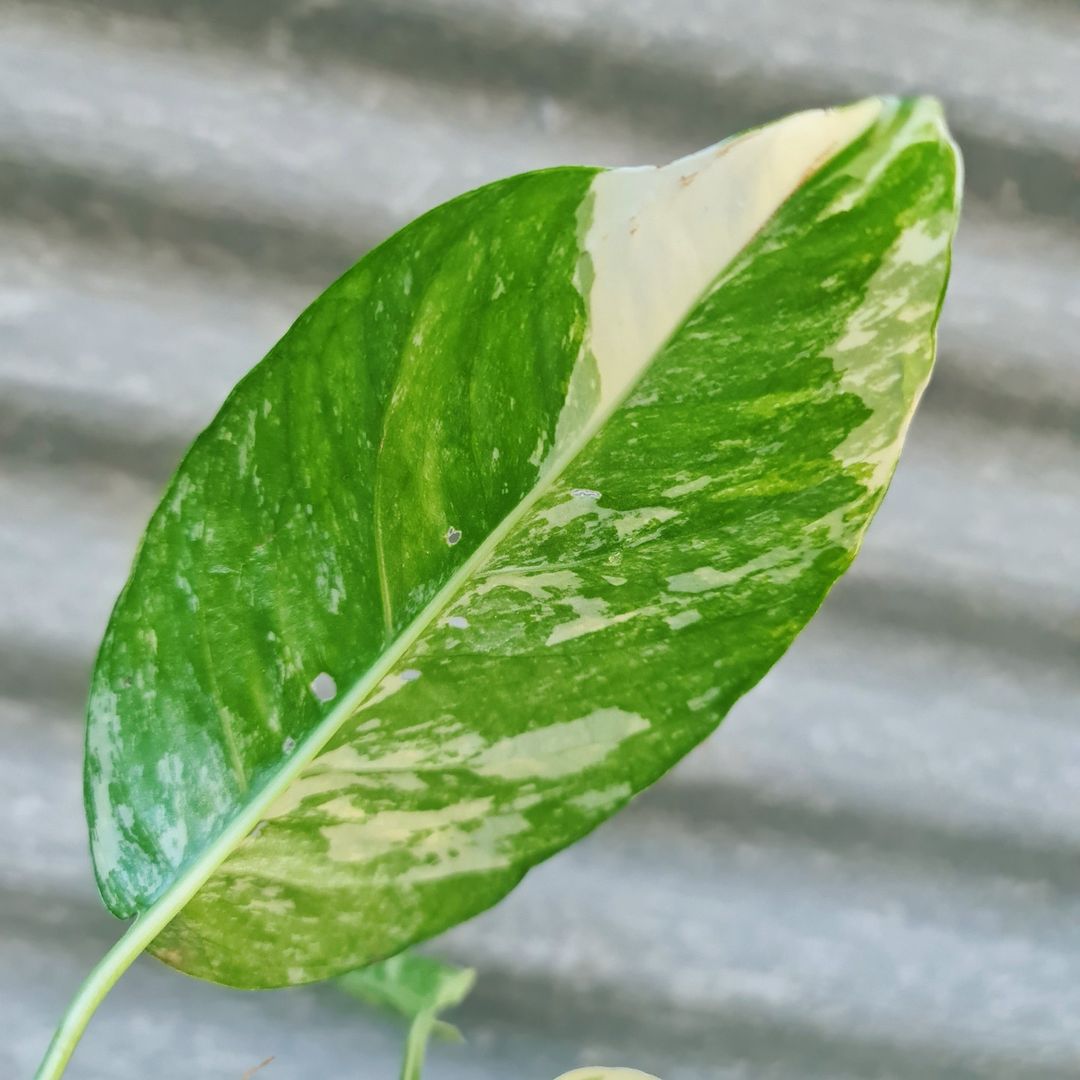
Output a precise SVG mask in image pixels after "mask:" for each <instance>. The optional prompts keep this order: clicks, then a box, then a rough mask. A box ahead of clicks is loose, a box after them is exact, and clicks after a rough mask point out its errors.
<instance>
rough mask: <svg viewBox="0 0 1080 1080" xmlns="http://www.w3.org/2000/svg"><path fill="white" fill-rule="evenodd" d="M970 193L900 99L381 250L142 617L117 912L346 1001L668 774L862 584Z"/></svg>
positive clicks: (193, 511) (233, 403)
mask: <svg viewBox="0 0 1080 1080" xmlns="http://www.w3.org/2000/svg"><path fill="white" fill-rule="evenodd" d="M957 190H958V166H957V156H956V153H955V150H954V148H953V146H952V144H951V143H950V141H949V139H948V137H947V135H946V133H945V130H944V126H943V123H942V119H941V115H940V110H939V108H938V106H937V105H936V104H935V103H934V102H932V101H929V100H922V99H920V100H911V101H902V102H897V101H882V100H876V99H875V100H870V101H866V102H862V103H860V104H858V105H854V106H851V107H848V108H844V109H839V110H831V111H817V112H809V113H803V114H800V115H797V116H794V117H790V118H788V119H787V120H784V121H781V122H779V123H777V124H773V125H771V126H767V127H764V128H761V129H758V130H755V131H752V132H750V133H748V134H746V135H743V136H741V137H738V138H735V139H732V140H729V141H727V142H725V143H721V144H719V145H718V146H716V147H712V148H709V149H707V150H704V151H702V152H701V153H698V154H695V155H693V156H691V157H689V158H685V159H683V160H681V161H678V162H675V163H674V164H672V165H669V166H666V167H664V168H660V169H655V168H645V169H618V170H613V171H603V170H598V169H593V168H562V169H553V170H549V171H544V172H538V173H531V174H527V175H524V176H518V177H514V178H512V179H508V180H504V181H501V182H499V183H496V184H492V185H490V186H488V187H485V188H481V189H480V190H478V191H474V192H472V193H470V194H468V195H464V196H462V197H461V198H459V199H456V200H454V201H453V202H450V203H448V204H446V205H444V206H441V207H439V208H438V209H436V210H434V211H432V212H431V213H429V214H427V215H425V216H424V217H422V218H420V219H419V220H417V221H416V222H414V223H413V224H411V225H410V226H408V227H407V228H405V229H404V230H402V231H401V232H400V233H398V234H397V235H396V236H394V237H392V238H391V239H389V240H387V241H386V242H385V243H384V244H382V245H381V246H380V247H378V248H377V249H375V250H374V251H372V252H371V253H370V254H369V255H367V256H366V257H365V258H364V259H363V260H362V261H361V262H360V263H359V264H358V265H357V266H356V267H355V268H354V269H352V270H351V271H349V272H348V273H347V274H346V275H345V276H344V277H343V278H342V279H341V280H340V281H338V282H337V283H336V284H334V285H333V286H331V288H330V289H329V290H328V291H327V292H326V293H325V294H324V295H323V296H322V297H320V298H319V299H318V300H317V301H315V303H314V304H313V305H312V306H311V307H310V308H309V309H308V310H307V311H306V312H305V313H304V314H303V315H302V316H301V317H300V318H299V319H298V321H297V322H296V324H295V325H294V326H293V327H292V329H291V330H290V331H289V332H288V333H287V334H286V336H285V337H284V338H283V339H282V340H281V342H279V343H278V345H277V346H275V348H274V349H273V350H272V352H271V353H270V355H269V356H268V357H267V358H266V359H265V360H264V361H263V362H262V363H261V364H260V365H259V366H258V367H256V368H255V369H254V370H253V371H252V372H251V374H250V375H248V376H247V377H246V378H245V379H244V380H243V381H242V382H241V383H240V385H239V386H238V387H237V388H236V390H235V391H234V393H233V394H232V395H231V396H230V398H229V400H228V401H227V402H226V404H225V406H224V407H223V409H222V410H221V412H220V413H219V415H218V416H217V418H216V419H215V420H214V422H213V423H212V424H211V426H210V427H209V428H208V429H207V431H206V432H204V433H203V434H202V435H201V436H200V438H199V439H198V441H197V442H196V443H195V445H194V446H193V447H192V449H191V451H190V452H189V453H188V455H187V457H186V458H185V459H184V462H183V464H182V465H181V467H180V470H179V472H178V473H177V474H176V476H175V478H174V479H173V481H172V483H171V485H170V487H169V489H168V491H167V493H166V495H165V497H164V499H163V501H162V503H161V506H160V507H159V509H158V511H157V512H156V513H155V515H154V517H153V519H152V521H151V523H150V525H149V528H148V530H147V532H146V536H145V538H144V540H143V543H142V546H141V549H140V551H139V555H138V558H137V560H136V563H135V567H134V569H133V572H132V575H131V578H130V580H129V582H128V584H127V586H126V588H125V589H124V592H123V594H122V595H121V597H120V599H119V601H118V603H117V606H116V609H115V611H114V613H113V617H112V621H111V622H110V624H109V627H108V631H107V633H106V635H105V640H104V643H103V645H102V649H101V653H100V656H99V658H98V662H97V666H96V668H95V671H94V676H93V686H92V694H91V699H90V707H89V718H88V728H87V754H86V796H87V810H88V815H89V821H90V829H91V839H92V847H93V855H94V862H95V866H96V870H97V875H98V880H99V883H100V887H101V892H102V895H103V897H104V899H105V901H106V903H107V905H108V906H109V907H110V908H111V909H112V910H113V911H114V912H115V913H116V914H117V915H120V916H131V915H135V914H141V915H142V917H141V919H140V921H139V924H137V925H138V927H139V928H140V930H139V932H140V933H141V934H142V935H143V937H144V938H145V940H146V941H150V940H151V939H153V943H152V945H151V948H152V951H153V952H154V953H155V954H156V955H157V956H159V957H160V958H161V959H163V960H165V961H166V962H167V963H169V964H172V965H174V966H176V967H178V968H181V969H182V970H184V971H187V972H190V973H192V974H196V975H199V976H203V977H206V978H209V979H214V980H217V981H219V982H224V983H229V984H232V985H236V986H247V987H257V986H279V985H284V984H294V983H302V982H307V981H310V980H315V979H322V978H325V977H327V976H331V975H335V974H339V973H341V972H343V971H345V970H348V969H350V968H355V967H358V966H360V965H363V964H366V963H370V962H372V961H374V960H378V959H380V958H383V957H386V956H389V955H391V954H393V953H395V952H397V951H398V950H400V949H402V948H404V947H405V946H407V945H408V944H410V943H411V942H414V941H418V940H421V939H425V938H428V937H431V936H432V935H433V934H436V933H438V932H439V931H441V930H444V929H446V928H447V927H449V926H452V925H454V924H455V923H458V922H460V921H461V920H463V919H467V918H469V917H470V916H472V915H474V914H476V913H477V912H479V911H481V910H483V909H484V908H486V907H488V906H489V905H491V904H493V903H494V902H495V901H497V900H498V899H499V898H500V897H502V896H504V895H505V894H506V893H507V892H508V891H509V890H510V889H511V888H513V886H514V885H515V884H516V883H517V882H518V881H519V880H520V879H521V877H522V875H523V874H524V873H525V872H526V870H528V868H529V867H530V866H533V865H534V864H536V863H537V862H539V861H540V860H542V859H545V858H547V857H548V856H550V855H551V854H553V853H554V852H556V851H558V850H559V849H560V848H563V847H565V846H566V845H567V844H569V843H572V842H573V841H574V840H576V839H578V838H580V837H581V836H583V835H585V834H586V833H587V832H589V831H590V830H591V829H593V828H594V827H595V826H596V825H597V824H599V823H600V822H601V821H603V820H604V819H605V818H607V817H609V816H610V815H611V814H612V813H614V812H615V811H616V810H617V809H618V808H619V807H621V806H623V805H624V804H625V803H626V802H627V801H628V800H629V799H630V798H631V797H632V796H633V794H634V793H635V792H637V791H640V790H641V789H643V788H644V787H646V786H648V785H649V784H651V783H652V782H653V781H654V780H656V779H657V778H658V777H659V776H660V775H661V774H662V773H664V772H665V771H666V770H667V769H668V768H670V767H671V765H672V764H673V763H674V762H676V761H677V760H678V759H679V758H680V757H681V756H682V755H683V754H685V753H686V752H687V751H688V750H689V749H690V748H691V747H693V746H694V745H695V744H697V743H698V742H700V741H701V739H703V738H704V737H705V736H706V735H708V734H709V732H711V731H712V730H713V729H714V728H715V727H716V725H717V724H718V723H719V722H720V720H721V718H722V717H723V716H724V714H725V713H726V712H727V711H728V709H729V708H730V707H731V705H732V703H733V702H734V701H735V700H736V699H737V698H738V697H739V696H740V695H741V694H742V693H744V692H745V691H746V690H748V689H749V688H750V687H751V686H753V685H754V684H755V683H756V682H757V681H758V680H759V679H760V678H761V676H762V675H763V674H764V673H765V671H766V670H768V668H769V667H770V666H771V665H772V664H773V663H774V662H775V661H776V660H777V658H778V657H779V656H780V655H781V654H782V653H783V652H784V650H785V649H786V648H787V647H788V645H789V644H790V642H791V641H792V639H793V638H794V636H795V635H796V634H797V633H798V632H799V630H800V629H801V628H802V627H803V626H804V625H805V624H806V622H807V620H808V619H809V618H810V617H811V615H812V614H813V613H814V611H815V610H816V609H817V607H818V605H819V604H820V603H821V601H822V599H823V597H824V596H825V594H826V592H827V591H828V589H829V587H830V586H831V585H832V583H833V582H834V581H835V580H836V578H837V577H838V576H839V575H840V574H841V573H842V572H843V571H844V569H845V568H846V567H847V566H848V564H849V563H850V562H851V559H852V558H853V557H854V555H855V552H856V550H857V548H858V546H859V544H860V542H861V539H862V536H863V533H864V531H865V529H866V526H867V524H868V522H869V520H870V517H871V516H872V514H873V513H874V511H875V509H876V508H877V506H878V504H879V503H880V501H881V498H882V496H883V494H884V492H885V488H886V486H887V484H888V482H889V479H890V476H891V474H892V471H893V468H894V466H895V464H896V460H897V456H898V454H899V451H900V445H901V442H902V440H903V437H904V433H905V431H906V429H907V425H908V422H909V420H910V418H911V415H912V411H913V409H914V407H915V404H916V401H917V399H918V397H919V394H920V393H921V391H922V389H923V387H924V385H925V383H926V380H927V377H928V375H929V372H930V366H931V362H932V357H933V350H934V327H935V323H936V319H937V314H938V309H939V306H940V303H941V299H942V294H943V290H944V286H945V281H946V277H947V274H948V266H949V245H950V240H951V237H952V233H953V229H954V226H955V223H956V216H957V202H958V196H957ZM237 317H238V318H242V317H243V313H242V312H238V313H237Z"/></svg>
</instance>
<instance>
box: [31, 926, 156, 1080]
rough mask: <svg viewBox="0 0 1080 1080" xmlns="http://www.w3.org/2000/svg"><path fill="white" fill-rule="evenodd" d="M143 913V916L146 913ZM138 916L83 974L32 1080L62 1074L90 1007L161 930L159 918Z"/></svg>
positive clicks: (91, 1012)
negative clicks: (77, 989) (82, 979)
mask: <svg viewBox="0 0 1080 1080" xmlns="http://www.w3.org/2000/svg"><path fill="white" fill-rule="evenodd" d="M150 914H151V912H149V911H148V912H147V913H146V915H150ZM146 915H140V916H139V917H138V918H137V919H136V920H135V921H134V922H133V923H132V924H131V926H129V927H128V929H127V932H126V933H125V934H124V936H123V937H122V938H121V939H120V940H119V941H118V942H117V943H116V944H115V945H114V946H113V947H112V948H111V949H110V950H109V951H108V952H107V953H106V954H105V955H104V956H103V957H102V958H101V959H100V960H99V961H98V963H97V965H96V966H95V967H94V970H93V971H91V972H90V974H89V975H88V976H87V977H86V980H85V981H84V982H83V984H82V986H81V987H79V992H78V993H77V994H76V995H75V997H74V998H72V1000H71V1004H70V1005H69V1006H68V1007H67V1011H66V1012H65V1013H64V1015H63V1017H62V1018H61V1020H60V1025H59V1027H57V1029H56V1034H55V1035H53V1037H52V1042H51V1043H49V1049H48V1050H47V1051H46V1053H45V1057H44V1058H43V1059H42V1061H41V1064H40V1065H39V1066H38V1071H37V1072H36V1073H35V1074H34V1078H35V1080H57V1078H58V1077H60V1076H62V1075H63V1072H64V1068H65V1067H66V1065H67V1063H68V1061H70V1060H71V1055H72V1054H73V1053H74V1052H75V1047H76V1045H77V1044H78V1042H79V1039H80V1038H81V1036H82V1033H83V1032H84V1031H85V1030H86V1025H87V1024H88V1023H89V1022H90V1017H91V1016H93V1015H94V1010H95V1009H97V1007H98V1006H99V1005H100V1004H101V1002H102V999H103V998H104V997H105V995H106V994H107V993H108V992H109V991H110V990H111V989H112V988H113V985H114V984H115V983H116V980H117V979H119V978H120V976H121V975H123V974H124V972H125V971H127V969H128V968H129V967H130V966H131V964H132V961H134V959H135V957H137V956H138V955H139V953H141V952H142V951H143V949H145V948H146V946H147V945H149V944H150V942H151V941H153V940H154V938H155V937H157V935H158V933H159V932H160V930H161V929H162V927H161V926H160V925H159V923H160V920H159V919H155V918H147V917H146Z"/></svg>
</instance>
